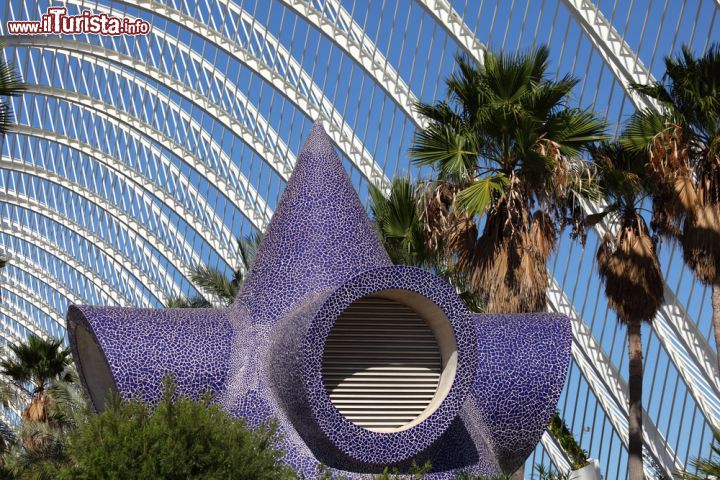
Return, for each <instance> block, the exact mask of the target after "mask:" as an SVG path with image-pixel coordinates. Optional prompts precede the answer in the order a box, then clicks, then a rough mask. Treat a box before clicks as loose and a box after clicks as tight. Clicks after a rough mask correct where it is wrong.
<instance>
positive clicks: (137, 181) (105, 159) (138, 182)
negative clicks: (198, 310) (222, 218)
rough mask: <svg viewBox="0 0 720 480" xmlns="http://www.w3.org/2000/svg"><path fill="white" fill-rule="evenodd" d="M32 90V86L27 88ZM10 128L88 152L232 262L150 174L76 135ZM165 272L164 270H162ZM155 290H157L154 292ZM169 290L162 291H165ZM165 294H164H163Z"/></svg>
mask: <svg viewBox="0 0 720 480" xmlns="http://www.w3.org/2000/svg"><path fill="white" fill-rule="evenodd" d="M29 90H31V89H29ZM13 130H14V131H15V132H16V133H18V134H20V135H26V136H31V137H35V138H40V139H43V140H47V141H50V142H54V143H57V144H59V145H64V146H66V147H68V148H71V149H73V150H75V151H77V152H79V153H82V154H84V155H87V156H88V157H90V158H92V159H94V160H95V161H96V162H98V163H99V164H101V165H103V166H105V167H106V168H107V169H109V170H111V171H113V172H114V173H115V174H116V175H117V176H118V177H120V178H122V179H123V181H125V182H126V183H127V184H129V185H133V186H134V187H133V188H134V189H135V190H137V191H143V190H144V191H147V192H148V193H150V194H151V195H153V196H154V197H155V198H157V199H158V200H160V201H161V202H162V203H164V204H165V205H166V206H167V207H168V208H170V209H172V210H173V212H175V213H176V214H177V215H178V217H180V218H181V219H182V220H183V221H184V222H185V223H187V224H188V225H189V226H190V227H191V228H193V229H194V230H195V231H197V232H198V233H200V234H201V237H202V238H203V239H204V240H206V241H207V242H208V244H209V245H210V246H211V247H213V249H214V250H215V251H216V252H217V253H218V254H219V255H220V256H221V257H222V258H223V259H225V260H226V261H228V262H231V261H233V260H234V258H235V256H234V254H232V253H231V252H230V251H229V250H228V249H227V247H226V246H225V245H223V244H222V241H221V240H220V239H218V237H217V236H215V235H213V234H212V232H211V231H210V230H209V229H208V228H207V227H205V226H202V227H201V226H199V225H198V223H199V222H197V221H196V220H195V216H194V215H193V214H192V212H190V211H189V210H188V209H187V208H185V206H184V205H182V204H181V203H180V202H178V201H177V200H176V199H175V198H174V197H173V196H171V195H170V194H169V193H168V192H167V191H166V190H165V189H163V188H160V187H159V186H158V185H157V184H156V183H155V182H153V181H151V180H150V179H149V178H147V177H145V176H144V175H143V174H142V173H140V172H138V171H136V170H134V169H131V168H128V167H127V165H126V164H125V163H124V162H121V161H119V160H117V159H115V158H114V157H111V156H110V155H107V154H105V153H104V152H102V151H100V150H98V149H96V148H93V147H91V146H90V145H88V144H86V143H83V142H79V141H77V140H76V139H73V138H69V137H66V136H65V135H59V134H57V133H55V132H52V131H49V130H43V129H38V128H33V127H27V126H25V125H19V126H16V127H14V128H13ZM153 213H155V214H156V215H157V216H158V218H160V221H161V222H163V223H170V222H171V220H170V219H169V218H167V216H166V215H165V214H164V213H163V212H162V210H161V208H160V207H157V206H155V205H154V208H153ZM155 266H156V268H162V267H161V266H160V265H159V263H158V262H155ZM165 273H166V274H167V272H165ZM179 292H180V289H179V287H178V288H176V289H175V292H174V293H175V294H178V293H179ZM155 293H158V292H155ZM167 293H168V292H165V294H167ZM165 294H164V295H165ZM164 295H162V296H161V297H160V298H163V297H164Z"/></svg>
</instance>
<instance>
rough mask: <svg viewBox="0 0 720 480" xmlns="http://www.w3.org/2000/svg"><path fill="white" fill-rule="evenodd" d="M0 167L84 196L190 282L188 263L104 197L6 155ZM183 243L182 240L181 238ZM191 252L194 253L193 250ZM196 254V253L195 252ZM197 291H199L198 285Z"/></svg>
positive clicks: (0, 161) (0, 162)
mask: <svg viewBox="0 0 720 480" xmlns="http://www.w3.org/2000/svg"><path fill="white" fill-rule="evenodd" d="M0 168H4V169H6V170H10V171H17V172H20V173H25V174H28V175H32V176H35V177H38V178H42V179H44V180H47V181H50V182H52V183H55V184H57V185H60V186H62V187H64V188H66V189H67V190H69V191H71V192H73V193H75V194H77V195H79V196H81V197H83V198H85V199H86V200H88V201H89V202H91V203H94V204H95V205H97V206H98V207H100V208H101V209H103V210H105V211H106V212H108V213H109V214H110V215H111V216H113V217H114V218H115V219H116V220H117V221H118V222H119V223H120V224H122V225H123V226H124V227H125V228H126V230H127V232H128V234H129V236H130V237H132V238H134V239H135V240H138V237H139V238H142V239H143V242H144V243H141V244H142V245H152V246H153V247H154V248H156V249H157V250H158V252H160V254H161V255H162V256H163V257H165V258H166V259H167V260H168V262H170V264H171V265H173V267H175V269H176V270H178V271H179V272H181V274H182V275H183V276H184V277H185V278H186V279H187V280H188V281H189V282H191V283H192V280H191V278H190V277H191V272H190V268H189V267H188V265H186V264H185V262H184V261H183V260H182V259H181V258H179V257H178V256H177V254H176V253H175V252H174V251H172V250H171V249H169V248H168V247H167V246H166V245H165V243H164V242H162V241H161V240H160V239H159V238H157V236H156V235H155V234H154V233H152V232H151V231H150V230H149V229H147V228H145V226H144V225H142V223H140V222H138V221H137V220H136V219H135V218H133V217H131V216H130V215H128V214H127V213H125V212H124V211H122V210H120V209H119V208H117V207H115V206H114V205H113V204H112V203H110V202H109V201H107V200H106V199H104V198H102V197H100V196H98V195H96V194H94V193H93V192H91V191H89V190H87V189H86V188H84V187H82V186H80V185H79V184H77V183H75V182H71V181H69V180H68V179H66V178H64V177H62V176H60V175H57V174H55V173H53V172H50V171H48V170H45V169H42V168H39V167H37V166H34V165H30V164H28V163H25V162H21V161H15V160H13V159H10V158H8V157H2V160H0ZM178 239H180V240H182V237H180V236H178ZM182 242H183V243H184V240H182ZM193 253H195V252H194V251H193ZM195 255H197V254H195ZM198 291H200V289H199V287H198Z"/></svg>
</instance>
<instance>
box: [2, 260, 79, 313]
mask: <svg viewBox="0 0 720 480" xmlns="http://www.w3.org/2000/svg"><path fill="white" fill-rule="evenodd" d="M10 253H11V256H10V259H9V260H10V262H9V266H12V267H15V268H17V269H19V270H22V271H23V272H25V273H27V274H28V275H30V276H31V277H33V278H35V279H37V280H38V281H40V282H42V283H44V284H45V285H47V286H48V287H50V288H52V289H53V290H55V291H56V292H57V293H58V294H60V295H61V296H63V297H64V298H65V299H67V301H68V303H69V304H73V305H82V304H83V303H84V302H83V299H82V298H80V297H79V296H78V295H77V294H76V293H75V292H73V291H72V290H70V289H68V288H67V287H66V286H65V284H64V282H62V281H60V280H59V279H58V278H57V277H55V276H54V275H50V274H49V272H48V271H47V270H45V269H43V268H42V267H41V266H40V265H38V264H37V263H36V262H35V261H34V260H32V259H30V258H28V257H26V256H25V255H23V254H22V253H21V252H17V251H12V252H10ZM1 289H2V287H0V290H1Z"/></svg>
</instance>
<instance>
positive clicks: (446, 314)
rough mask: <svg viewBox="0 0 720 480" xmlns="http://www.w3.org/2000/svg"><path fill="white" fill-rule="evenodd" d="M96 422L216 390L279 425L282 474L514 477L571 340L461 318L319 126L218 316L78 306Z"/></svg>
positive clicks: (554, 320) (461, 309)
mask: <svg viewBox="0 0 720 480" xmlns="http://www.w3.org/2000/svg"><path fill="white" fill-rule="evenodd" d="M67 323H68V332H69V335H70V342H71V345H72V349H73V354H74V356H75V361H76V363H77V366H78V369H79V372H80V377H81V379H82V382H83V385H84V387H85V388H86V390H87V391H88V393H89V396H90V397H91V399H92V401H93V403H94V405H95V407H96V408H97V409H99V410H101V409H102V408H103V404H104V399H105V395H106V393H107V391H108V390H109V389H112V390H114V391H117V392H119V393H120V395H121V396H122V397H123V398H131V397H140V398H143V399H145V400H147V401H149V402H156V401H157V400H158V399H159V397H160V395H161V391H162V379H163V377H164V376H165V375H166V374H168V373H169V374H171V375H172V376H173V377H174V379H175V381H176V383H177V390H178V392H179V393H181V394H185V395H188V396H191V397H200V396H202V395H203V394H205V393H206V392H207V391H208V390H211V391H212V392H213V393H214V394H215V395H216V398H217V399H218V401H219V402H220V403H222V405H224V406H225V407H226V408H227V409H228V410H229V411H230V412H231V413H232V414H233V415H237V416H242V417H244V418H246V419H247V421H248V422H249V423H250V424H251V425H259V424H260V423H261V422H263V421H265V420H267V419H275V420H276V421H277V423H278V427H279V431H280V433H281V435H282V440H281V442H282V444H281V445H280V447H281V448H283V449H284V450H285V452H286V455H285V457H284V461H286V462H287V463H288V464H290V465H291V466H293V467H294V468H296V469H297V470H298V471H300V472H302V473H303V474H304V475H305V476H306V477H308V478H315V477H316V476H317V475H318V474H319V471H320V470H319V467H320V465H325V466H327V467H329V468H330V469H331V470H332V471H333V473H334V474H336V475H341V476H344V477H346V478H365V477H368V476H369V475H370V474H372V473H377V472H379V471H382V468H383V466H388V465H394V466H398V467H399V468H400V469H401V470H402V469H403V468H407V467H408V466H409V465H410V464H411V462H412V461H413V460H414V461H416V462H417V463H418V464H424V463H425V462H427V461H429V462H430V463H431V464H432V471H431V473H430V474H429V475H428V476H427V477H426V478H429V479H444V478H454V477H455V475H456V474H457V473H458V472H460V471H466V472H469V473H477V474H485V475H493V474H497V473H499V472H501V471H505V472H511V471H514V470H515V469H517V468H518V467H519V466H520V465H521V464H522V462H523V461H524V460H525V458H526V457H527V456H528V455H529V454H530V452H531V451H532V450H533V449H534V448H535V446H536V444H537V442H538V441H539V439H540V437H541V435H542V433H543V431H544V430H545V427H546V426H547V424H548V421H549V420H550V417H551V415H552V412H553V410H554V408H555V405H556V403H557V400H558V397H559V395H560V391H561V389H562V387H563V383H564V381H565V376H566V373H567V368H568V363H569V359H570V341H571V331H570V324H569V322H568V320H567V318H565V317H562V316H559V315H552V314H547V313H539V314H528V315H483V314H473V313H471V312H470V311H469V310H468V309H467V308H466V306H465V304H464V303H463V302H462V300H461V299H460V298H459V297H458V295H457V294H456V292H455V291H454V289H453V288H452V287H451V286H450V285H448V284H447V283H446V282H444V281H443V280H442V279H440V278H438V277H437V276H435V275H433V274H432V273H429V272H426V271H424V270H421V269H418V268H412V267H407V266H399V265H393V264H392V263H391V262H390V260H389V258H388V255H387V253H386V252H385V250H384V249H383V246H382V244H381V243H380V240H379V238H378V236H377V234H376V232H375V230H374V229H373V226H372V224H371V222H370V219H369V218H368V216H367V213H366V211H365V209H364V208H363V207H362V205H361V203H360V200H359V198H358V196H357V194H356V193H355V190H354V189H353V186H352V184H351V182H350V179H349V178H348V176H347V174H346V173H345V170H344V169H343V166H342V162H341V161H340V159H339V158H338V156H337V154H336V153H335V151H334V149H333V147H332V144H331V141H330V139H329V138H328V136H327V134H326V133H325V131H324V130H323V127H322V126H321V125H320V123H316V124H315V125H314V126H313V129H312V131H311V133H310V136H309V138H308V140H307V143H306V144H305V147H304V148H303V151H302V153H301V154H300V156H299V158H298V161H297V165H296V166H295V170H294V172H293V174H292V176H291V178H290V180H289V181H288V183H287V186H286V188H285V192H284V193H283V195H282V198H281V200H280V203H279V205H278V207H277V210H276V212H275V215H274V217H273V219H272V221H271V222H270V224H269V226H268V228H267V232H266V234H265V237H264V239H263V241H262V243H261V245H260V247H259V250H258V254H257V258H256V260H255V263H254V265H253V267H252V271H251V272H250V274H249V276H248V278H247V280H246V282H245V284H244V285H243V287H242V290H241V291H240V293H239V294H238V297H237V299H236V301H235V302H234V304H233V305H232V306H231V307H229V308H226V309H167V310H160V309H138V308H116V307H94V306H71V307H70V309H69V312H68V318H67Z"/></svg>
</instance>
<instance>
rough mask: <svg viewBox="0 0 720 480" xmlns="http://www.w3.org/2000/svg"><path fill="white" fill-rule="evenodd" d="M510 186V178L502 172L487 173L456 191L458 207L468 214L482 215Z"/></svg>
mask: <svg viewBox="0 0 720 480" xmlns="http://www.w3.org/2000/svg"><path fill="white" fill-rule="evenodd" d="M509 186H510V180H509V179H508V178H507V176H505V175H504V174H502V173H497V174H494V175H488V176H486V177H484V178H481V179H479V180H476V181H475V182H474V183H473V184H471V185H470V186H469V187H467V188H465V189H464V190H462V191H460V193H458V203H459V205H460V207H461V208H462V209H463V210H465V212H467V213H468V214H470V215H483V214H484V213H485V212H486V211H487V209H488V208H489V207H490V205H492V204H493V203H494V202H496V201H498V200H499V199H500V198H501V197H502V196H503V195H504V194H505V193H506V191H507V189H508V187H509Z"/></svg>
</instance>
